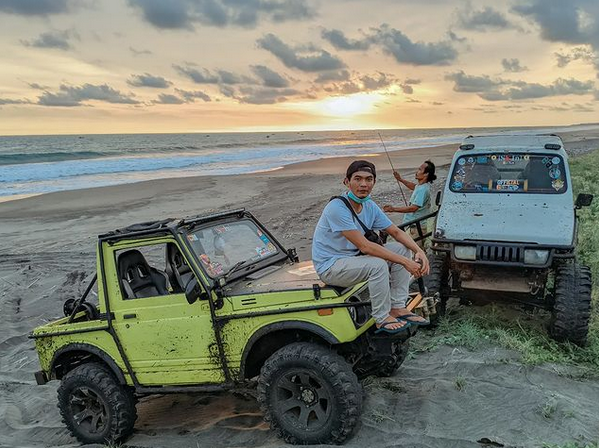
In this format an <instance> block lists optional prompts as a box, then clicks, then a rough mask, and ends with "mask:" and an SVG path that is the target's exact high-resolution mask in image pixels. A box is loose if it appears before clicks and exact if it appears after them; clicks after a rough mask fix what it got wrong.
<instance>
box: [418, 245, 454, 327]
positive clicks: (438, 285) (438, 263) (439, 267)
mask: <svg viewBox="0 0 599 448" xmlns="http://www.w3.org/2000/svg"><path fill="white" fill-rule="evenodd" d="M428 262H429V266H430V273H429V275H428V276H426V278H425V280H424V281H425V283H426V287H427V289H428V294H429V295H430V296H435V295H437V294H438V297H439V302H438V303H437V313H436V314H434V315H432V316H430V323H431V325H430V326H435V325H436V324H437V323H438V322H439V318H440V317H443V316H445V313H446V311H447V301H448V300H449V294H450V292H451V286H450V284H449V256H448V255H446V254H439V253H435V252H431V253H429V255H428ZM424 328H427V327H424Z"/></svg>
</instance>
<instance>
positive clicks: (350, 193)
mask: <svg viewBox="0 0 599 448" xmlns="http://www.w3.org/2000/svg"><path fill="white" fill-rule="evenodd" d="M347 196H348V197H349V198H350V199H351V200H352V201H354V202H357V203H358V204H364V203H365V202H368V201H370V195H368V196H366V197H365V198H364V199H360V198H359V197H358V196H356V195H355V194H353V193H352V192H351V191H350V192H349V193H347Z"/></svg>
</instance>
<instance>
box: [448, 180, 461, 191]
mask: <svg viewBox="0 0 599 448" xmlns="http://www.w3.org/2000/svg"><path fill="white" fill-rule="evenodd" d="M463 186H464V184H462V182H460V181H455V182H454V183H453V184H451V188H452V189H453V190H461V189H462V187H463Z"/></svg>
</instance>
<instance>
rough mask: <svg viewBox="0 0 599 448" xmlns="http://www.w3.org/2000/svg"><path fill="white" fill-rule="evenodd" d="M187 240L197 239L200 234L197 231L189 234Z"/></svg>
mask: <svg viewBox="0 0 599 448" xmlns="http://www.w3.org/2000/svg"><path fill="white" fill-rule="evenodd" d="M187 240H188V241H197V240H198V236H197V235H196V234H195V233H192V234H191V235H187Z"/></svg>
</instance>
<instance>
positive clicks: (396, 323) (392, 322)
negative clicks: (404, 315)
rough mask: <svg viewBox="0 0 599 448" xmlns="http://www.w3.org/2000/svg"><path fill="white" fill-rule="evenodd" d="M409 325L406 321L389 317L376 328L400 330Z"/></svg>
mask: <svg viewBox="0 0 599 448" xmlns="http://www.w3.org/2000/svg"><path fill="white" fill-rule="evenodd" d="M406 325H408V323H407V322H406V321H401V320H397V319H395V317H393V316H387V317H386V318H385V320H384V321H383V322H381V323H380V324H378V323H377V324H376V328H381V327H383V326H384V327H385V328H386V329H387V330H398V329H400V328H403V327H405V326H406Z"/></svg>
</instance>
